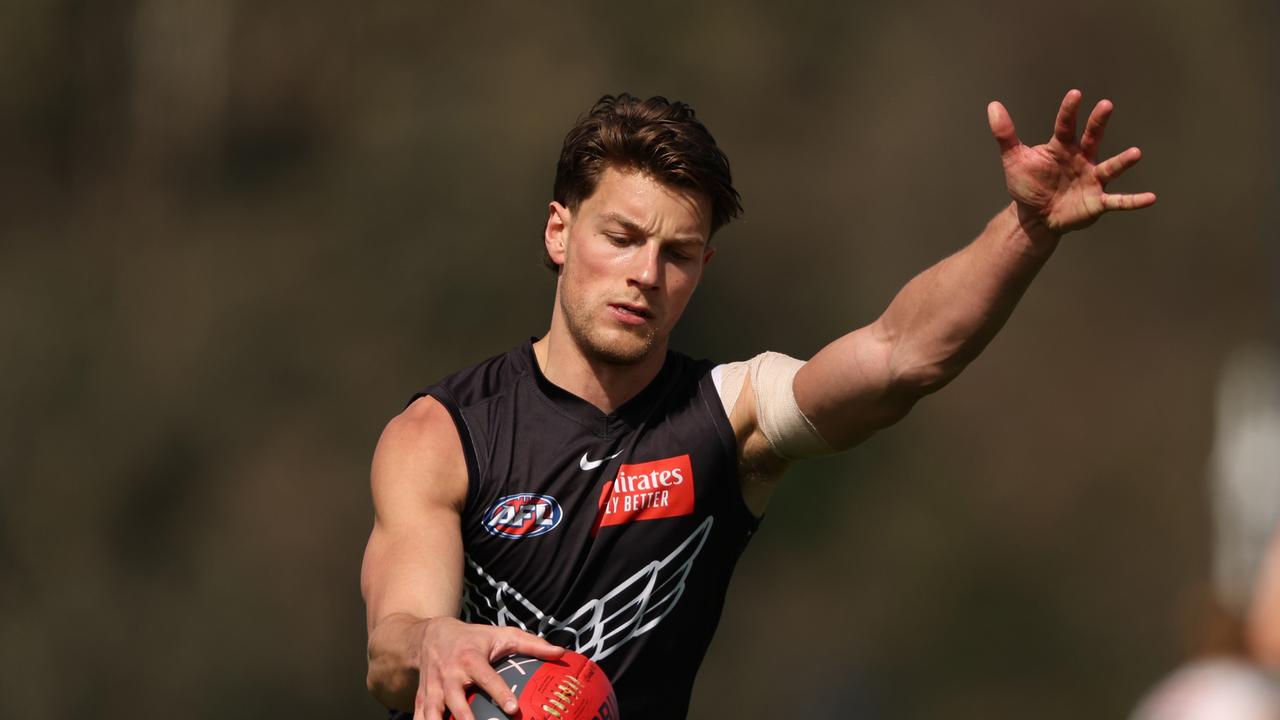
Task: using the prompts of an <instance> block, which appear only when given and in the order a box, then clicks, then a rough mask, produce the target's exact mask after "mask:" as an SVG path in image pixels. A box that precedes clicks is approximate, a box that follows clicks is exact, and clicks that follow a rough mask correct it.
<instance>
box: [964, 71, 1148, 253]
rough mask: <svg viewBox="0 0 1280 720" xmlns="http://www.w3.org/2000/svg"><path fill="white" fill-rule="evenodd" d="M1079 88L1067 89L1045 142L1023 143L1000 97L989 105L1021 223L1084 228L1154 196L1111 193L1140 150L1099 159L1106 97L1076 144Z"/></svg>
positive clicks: (1055, 229) (1059, 230) (1056, 230)
mask: <svg viewBox="0 0 1280 720" xmlns="http://www.w3.org/2000/svg"><path fill="white" fill-rule="evenodd" d="M1082 96H1083V95H1082V93H1081V92H1080V91H1079V90H1071V91H1069V92H1067V96H1066V97H1064V98H1063V99H1062V107H1061V108H1059V109H1058V119H1057V121H1056V122H1055V123H1054V127H1053V137H1052V138H1050V139H1049V142H1047V143H1045V144H1043V145H1036V146H1035V147H1027V146H1026V145H1023V144H1022V141H1021V140H1019V139H1018V135H1017V133H1016V132H1014V129H1013V119H1012V118H1010V117H1009V111H1008V110H1006V109H1005V107H1004V105H1002V104H1000V103H999V102H993V103H991V104H990V105H988V106H987V121H988V122H989V123H990V124H991V134H992V135H994V136H995V138H996V142H997V143H999V144H1000V158H1001V160H1002V161H1003V162H1004V177H1005V182H1006V183H1007V184H1008V186H1009V195H1011V196H1012V197H1013V199H1014V202H1016V203H1017V204H1018V215H1019V217H1020V218H1021V219H1022V220H1023V222H1024V223H1025V222H1037V223H1039V224H1041V225H1043V226H1044V227H1045V229H1047V230H1048V231H1049V232H1051V233H1053V234H1054V235H1059V236H1060V235H1063V234H1065V233H1068V232H1070V231H1072V230H1079V229H1081V228H1086V227H1088V226H1090V225H1092V224H1093V223H1094V221H1095V220H1097V219H1098V217H1099V216H1100V215H1102V214H1103V213H1105V212H1107V211H1109V210H1137V209H1140V208H1144V207H1147V206H1149V205H1151V204H1152V203H1154V202H1155V201H1156V196H1155V193H1149V192H1144V193H1133V194H1112V193H1108V192H1106V186H1107V183H1109V182H1111V181H1112V180H1115V179H1116V178H1118V177H1120V175H1122V174H1123V173H1124V171H1126V170H1128V169H1129V168H1131V167H1133V166H1134V164H1136V163H1137V162H1138V160H1139V159H1140V158H1141V157H1142V151H1141V150H1139V149H1138V148H1136V147H1131V148H1129V149H1128V150H1125V151H1124V152H1122V153H1120V154H1118V155H1115V156H1113V157H1110V158H1108V159H1106V160H1104V161H1102V162H1097V156H1098V145H1099V144H1100V143H1101V142H1102V133H1103V131H1104V130H1106V127H1107V120H1108V119H1109V118H1110V117H1111V110H1112V105H1111V101H1110V100H1102V101H1101V102H1099V103H1098V104H1097V105H1096V106H1094V108H1093V112H1092V113H1090V114H1089V121H1088V123H1086V125H1085V128H1084V135H1083V136H1082V137H1081V138H1080V142H1079V143H1078V144H1077V143H1076V113H1077V111H1079V109H1080V99H1081V97H1082Z"/></svg>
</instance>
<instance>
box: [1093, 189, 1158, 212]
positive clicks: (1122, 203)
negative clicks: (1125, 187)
mask: <svg viewBox="0 0 1280 720" xmlns="http://www.w3.org/2000/svg"><path fill="white" fill-rule="evenodd" d="M1155 202H1156V194H1155V193H1150V192H1145V193H1132V194H1127V195H1112V194H1110V193H1108V194H1105V195H1103V196H1102V207H1104V208H1106V209H1107V210H1141V209H1142V208H1144V207H1150V206H1152V205H1154V204H1155Z"/></svg>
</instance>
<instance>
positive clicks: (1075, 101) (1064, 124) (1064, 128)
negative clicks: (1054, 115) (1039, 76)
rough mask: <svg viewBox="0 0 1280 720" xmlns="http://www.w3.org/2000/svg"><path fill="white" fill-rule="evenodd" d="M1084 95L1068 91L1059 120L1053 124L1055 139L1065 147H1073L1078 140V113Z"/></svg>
mask: <svg viewBox="0 0 1280 720" xmlns="http://www.w3.org/2000/svg"><path fill="white" fill-rule="evenodd" d="M1082 97H1084V93H1082V92H1080V91H1079V90H1074V89H1072V90H1068V91H1067V94H1066V97H1064V98H1062V106H1061V107H1059V108H1058V119H1057V120H1055V121H1054V123H1053V137H1054V138H1055V139H1057V141H1058V142H1060V143H1062V144H1063V145H1071V144H1072V143H1074V142H1075V140H1076V112H1077V111H1079V110H1080V98H1082Z"/></svg>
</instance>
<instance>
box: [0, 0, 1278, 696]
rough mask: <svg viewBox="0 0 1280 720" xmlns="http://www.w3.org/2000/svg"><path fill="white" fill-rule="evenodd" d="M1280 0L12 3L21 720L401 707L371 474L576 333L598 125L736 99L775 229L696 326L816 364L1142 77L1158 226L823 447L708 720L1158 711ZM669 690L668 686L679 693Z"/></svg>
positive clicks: (8, 63) (719, 270)
mask: <svg viewBox="0 0 1280 720" xmlns="http://www.w3.org/2000/svg"><path fill="white" fill-rule="evenodd" d="M1278 20H1280V12H1278V11H1277V7H1276V5H1275V2H1274V0H1229V1H1226V2H1212V3H1211V2H1191V1H1189V0H1188V1H1172V0H1171V1H1165V0H1136V1H1134V2H1124V3H1116V2H1106V1H1104V0H1084V1H1083V2H1077V3H1072V4H1069V5H1067V4H1062V3H1047V2H1046V3H1036V2H1012V1H1010V0H993V1H992V2H987V3H980V4H967V3H955V2H946V1H945V0H904V1H900V2H864V3H840V2H825V3H803V4H784V3H776V2H760V1H758V0H754V1H749V2H724V1H713V2H698V3H684V2H669V1H666V0H657V1H654V2H648V3H639V4H636V3H630V4H623V3H582V4H571V3H563V2H542V3H517V2H505V3H504V2H499V3H477V4H459V3H434V2H371V3H342V2H329V1H327V0H326V1H321V0H308V1H306V2H303V1H300V0H266V1H258V2H247V1H235V0H94V1H92V2H90V1H87V0H3V3H0V89H2V90H0V348H2V350H0V377H3V381H2V382H0V424H2V427H3V435H0V437H2V438H3V440H2V442H0V638H2V639H3V640H2V642H0V687H2V688H3V689H2V690H0V716H3V717H6V718H8V717H12V718H70V717H97V718H116V717H120V718H124V717H139V716H153V717H154V716H176V717H190V718H223V717H268V716H283V715H289V716H295V717H302V716H306V717H345V718H356V717H367V718H377V717H380V712H379V710H378V707H377V705H376V704H375V703H374V702H373V701H372V700H370V699H369V698H368V696H367V695H366V693H365V690H364V672H365V665H364V642H365V635H364V616H363V604H362V602H361V599H360V594H359V589H358V584H357V582H358V571H359V564H360V557H361V553H362V551H363V545H364V541H365V538H366V536H367V533H368V530H369V528H370V524H371V508H370V503H369V499H368V491H367V468H368V459H369V456H370V454H371V452H372V449H373V445H374V442H375V441H376V439H377V436H378V434H379V432H380V430H381V427H382V425H383V424H384V423H385V422H386V420H387V419H388V418H390V417H391V416H392V415H394V414H395V413H396V412H397V411H398V410H399V408H400V407H401V406H402V404H403V402H404V401H405V400H406V398H407V397H408V395H409V393H410V392H411V391H412V390H414V389H415V388H417V387H419V386H421V385H424V384H426V383H428V382H429V381H431V380H433V379H435V378H437V377H440V376H442V375H444V374H446V373H447V372H450V371H452V370H454V369H456V368H458V367H461V366H463V365H465V364H469V363H471V362H474V361H477V360H479V359H481V358H484V357H487V356H489V355H492V354H494V353H497V352H500V351H502V350H505V349H506V348H507V347H510V346H511V345H513V344H515V343H516V342H519V341H520V340H521V339H523V338H524V337H527V336H528V335H531V334H539V333H541V332H542V331H543V330H544V329H545V327H546V324H547V321H548V319H549V313H550V305H549V303H550V299H551V294H552V279H551V276H550V275H549V274H548V273H546V272H545V271H544V270H542V269H541V268H540V265H539V258H540V248H539V245H538V243H539V237H540V233H541V227H542V223H543V220H544V217H545V203H546V201H547V200H548V199H549V194H550V186H551V179H552V174H553V168H554V162H555V158H556V155H557V153H558V149H559V144H560V141H561V138H562V137H563V133H564V132H565V131H566V130H567V129H568V127H569V126H570V125H571V124H572V122H573V121H574V120H575V118H576V117H577V116H578V115H579V114H581V113H582V112H584V111H585V110H586V109H587V108H588V107H589V106H590V105H591V103H592V102H593V101H594V100H595V99H596V98H597V97H599V96H600V95H602V94H604V93H606V92H617V91H620V90H628V91H630V92H632V93H635V94H640V95H651V94H663V95H666V96H668V97H672V98H678V99H684V100H687V101H689V102H691V103H692V104H693V105H694V106H695V107H696V108H697V110H698V113H699V115H700V117H702V118H703V119H704V120H705V122H706V123H707V124H708V125H709V127H710V128H711V129H712V131H713V132H714V133H715V135H716V138H717V139H718V141H719V142H720V144H721V146H722V147H723V148H724V149H725V150H726V151H727V153H728V154H729V156H730V158H731V159H732V161H733V170H734V174H735V178H736V180H737V184H738V186H739V189H740V190H741V191H742V194H743V196H744V200H745V204H746V207H747V213H746V215H745V217H744V218H743V220H742V221H741V222H739V223H737V224H734V225H731V226H730V227H729V228H727V229H726V230H724V231H723V233H722V234H721V235H720V236H719V237H718V238H717V242H718V243H719V246H720V254H719V255H718V256H717V258H716V262H715V263H714V264H713V266H712V268H711V271H710V274H709V275H708V276H707V278H706V280H705V283H704V286H703V287H702V288H701V289H700V290H699V296H698V298H696V299H695V301H694V304H693V306H692V307H691V309H690V310H689V312H688V314H687V315H686V318H685V320H684V321H683V326H682V328H681V329H680V330H679V333H678V336H677V343H676V345H677V346H679V347H680V348H681V349H683V350H684V351H686V352H688V353H690V354H693V355H697V356H710V357H716V358H723V359H740V358H744V357H747V356H749V355H751V354H754V353H756V352H758V351H760V350H763V349H774V350H780V351H785V352H789V353H791V354H793V355H799V356H807V355H809V354H811V353H812V352H814V351H815V350H817V349H818V348H819V347H821V345H822V344H823V343H824V342H825V341H827V340H829V339H831V338H834V337H835V336H837V335H839V334H841V333H843V332H846V331H848V330H850V329H852V328H855V327H857V326H860V325H862V324H865V323H867V322H869V321H871V320H872V319H874V318H875V316H876V315H877V314H878V312H879V311H880V310H881V309H882V308H883V306H884V305H885V304H886V303H887V302H888V300H889V299H890V298H891V297H892V295H893V293H894V292H895V290H896V289H897V288H898V287H899V286H901V284H902V283H904V282H905V281H906V280H907V279H908V278H910V277H911V275H912V274H913V273H915V272H917V271H919V270H920V269H922V268H924V267H925V266H926V265H928V264H929V263H931V262H933V261H935V260H937V259H939V258H941V257H943V256H945V255H946V254H948V253H949V252H952V251H953V250H955V249H957V248H959V247H960V246H961V245H962V244H963V243H964V242H966V241H967V240H968V239H969V238H971V237H973V236H974V235H975V234H976V233H977V232H978V231H979V230H980V229H981V228H982V226H983V224H984V223H985V222H986V220H987V219H988V217H989V216H990V215H992V214H993V213H994V212H995V211H996V210H997V209H998V208H1000V207H1001V206H1002V205H1003V204H1004V202H1005V201H1006V196H1005V195H1004V189H1003V183H1002V177H1001V173H1000V167H999V162H998V155H997V152H996V148H995V144H994V143H993V142H992V141H991V139H990V137H989V135H988V131H987V128H986V124H985V112H984V108H985V105H986V103H987V102H988V101H989V100H991V99H994V98H999V99H1002V100H1003V101H1004V102H1005V103H1006V104H1007V105H1008V106H1009V108H1010V111H1011V112H1012V115H1013V117H1014V120H1015V121H1016V123H1017V124H1018V128H1019V131H1020V134H1021V136H1022V137H1023V139H1024V140H1027V141H1028V142H1033V141H1034V142H1040V141H1043V140H1044V139H1046V138H1047V137H1048V136H1049V132H1050V129H1051V123H1052V120H1053V115H1054V112H1055V110H1056V108H1057V105H1058V102H1059V100H1060V98H1061V96H1062V94H1063V93H1064V92H1065V91H1066V90H1067V89H1068V88H1070V87H1080V88H1082V89H1083V90H1084V91H1085V93H1086V102H1087V103H1089V104H1091V103H1092V102H1093V101H1096V100H1097V99H1100V98H1102V97H1104V96H1105V97H1110V98H1112V99H1114V101H1115V102H1116V105H1117V111H1116V114H1115V117H1114V119H1113V122H1112V125H1111V127H1110V129H1109V132H1108V134H1107V138H1106V142H1105V149H1106V150H1110V151H1114V152H1118V151H1120V150H1122V149H1123V148H1125V147H1127V146H1129V145H1134V144H1137V145H1141V146H1142V148H1143V150H1144V151H1145V159H1144V160H1143V162H1142V163H1141V164H1140V165H1139V166H1138V167H1137V168H1135V169H1134V170H1133V171H1131V173H1130V174H1129V175H1128V176H1126V177H1125V178H1123V179H1122V180H1121V181H1119V182H1118V183H1117V185H1116V187H1117V188H1119V189H1127V190H1154V191H1156V192H1158V193H1159V196H1160V201H1159V203H1158V204H1157V205H1156V206H1155V207H1154V208H1153V209H1151V210H1148V211H1145V212H1142V213H1136V214H1130V215H1114V216H1109V217H1107V218H1104V219H1103V220H1102V221H1101V222H1099V223H1098V224H1097V225H1096V226H1095V227H1094V228H1092V229H1090V230H1089V231H1087V232H1084V233H1080V234H1079V235H1078V236H1073V237H1070V238H1069V239H1068V240H1067V241H1066V242H1065V243H1064V244H1063V246H1062V247H1061V248H1060V250H1059V252H1058V254H1057V256H1056V257H1055V258H1054V259H1053V261H1052V262H1051V263H1050V265H1049V266H1048V267H1047V268H1046V269H1045V271H1044V272H1043V274H1042V276H1041V277H1040V279H1039V280H1038V282H1037V283H1036V285H1035V286H1034V287H1033V288H1032V290H1031V291H1030V293H1029V295H1028V296H1027V298H1026V299H1025V301H1024V302H1023V304H1022V307H1020V308H1019V310H1018V311H1017V313H1015V315H1014V317H1013V319H1012V321H1011V322H1010V324H1009V326H1008V327H1007V329H1006V330H1005V331H1004V333H1003V334H1002V335H1001V336H1000V337H999V338H998V339H997V340H996V341H995V342H994V343H993V345H992V346H991V347H990V349H989V350H988V351H987V353H986V354H985V355H984V356H983V357H982V358H981V359H980V360H978V361H977V362H976V363H975V364H974V365H973V366H972V368H971V369H970V370H969V371H968V372H967V373H966V374H965V375H964V376H963V377H962V378H961V379H959V380H958V381H956V382H955V383H954V384H953V385H952V386H951V387H949V388H947V389H946V390H945V391H944V392H942V393H941V394H939V395H937V396H934V397H932V398H930V399H928V400H927V401H926V402H924V403H922V404H921V405H920V406H919V407H918V408H917V409H916V411H915V412H914V413H913V414H912V415H911V416H910V417H909V418H908V419H907V420H905V421H904V422H902V423H901V424H900V425H899V426H897V427H896V428H894V429H892V430H890V431H888V432H885V433H883V434H882V435H880V436H878V437H876V438H874V439H872V440H871V441H870V442H868V443H866V444H865V445H864V446H862V447H861V448H859V449H857V450H855V451H853V452H851V453H848V454H846V455H843V456H840V457H837V458H831V459H826V460H821V461H815V462H812V463H809V464H807V465H804V466H801V467H799V468H797V469H796V470H795V471H794V472H793V474H792V477H791V478H790V479H789V480H788V482H787V483H786V485H785V486H784V488H783V489H782V490H781V492H780V493H779V495H778V497H777V498H776V500H775V502H774V504H773V506H772V509H771V511H770V514H769V516H768V518H767V519H766V521H765V524H764V526H763V529H762V531H761V533H760V534H759V536H758V537H757V539H756V540H755V541H754V543H753V545H752V547H751V548H750V549H749V550H748V552H747V554H746V556H745V558H744V559H743V561H742V563H741V565H740V569H739V571H738V575H737V577H736V579H735V581H734V584H733V587H732V589H731V592H730V599H729V604H728V606H727V608H726V611H725V615H724V618H723V622H722V624H721V627H720V630H719V634H718V636H717V640H716V642H715V644H714V646H713V649H712V651H711V653H710V656H709V657H708V659H707V662H706V664H705V666H704V669H703V672H702V674H701V676H700V680H699V684H698V688H697V692H696V696H695V701H694V710H693V717H694V718H698V719H705V718H719V717H760V718H763V717H777V716H782V717H813V718H847V717H864V718H886V719H900V718H990V717H1038V718H1049V719H1052V718H1064V719H1065V718H1073V719H1074V718H1080V717H1121V716H1123V715H1124V714H1125V713H1127V712H1128V710H1129V708H1131V707H1132V706H1133V704H1134V703H1135V702H1136V700H1137V698H1138V696H1139V695H1140V694H1141V693H1142V692H1143V691H1144V690H1145V689H1146V688H1147V687H1149V686H1150V685H1151V684H1152V683H1153V682H1154V681H1155V680H1156V679H1157V678H1158V677H1159V676H1161V675H1162V674H1163V673H1165V672H1166V671H1168V670H1169V669H1171V668H1172V667H1173V666H1174V665H1175V664H1176V663H1177V662H1179V661H1180V660H1181V659H1182V658H1184V657H1186V655H1187V654H1188V653H1190V652H1193V651H1194V649H1195V645H1196V643H1197V642H1198V640H1197V637H1198V635H1199V634H1200V630H1199V628H1201V626H1202V625H1203V617H1204V615H1205V613H1206V611H1205V607H1204V606H1205V604H1206V603H1205V595H1206V590H1205V588H1206V586H1207V583H1208V578H1209V558H1210V551H1209V547H1208V538H1209V535H1210V528H1209V515H1210V514H1209V508H1208V503H1207V500H1206V490H1205V470H1206V464H1207V461H1208V455H1209V448H1210V444H1211V438H1212V424H1213V423H1212V407H1213V388H1214V383H1215V377H1216V375H1217V372H1218V369H1219V368H1220V367H1221V365H1222V363H1223V361H1224V358H1225V357H1226V355H1227V354H1228V353H1229V352H1230V351H1231V349H1232V348H1234V347H1237V346H1239V345H1241V344H1248V343H1256V342H1259V341H1266V340H1268V339H1269V338H1272V337H1274V332H1275V328H1276V327H1277V326H1278V318H1280V315H1278V314H1277V308H1278V303H1277V285H1278V278H1280V273H1278V272H1277V249H1276V230H1275V228H1276V227H1277V220H1278V219H1280V218H1277V211H1276V205H1277V203H1276V200H1277V172H1276V168H1277V160H1280V156H1278V154H1277V146H1276V141H1275V130H1276V127H1277V94H1278V93H1277V72H1276V50H1275V49H1274V45H1275V40H1276V30H1275V29H1276V27H1277V25H1278ZM659 690H660V689H656V688H655V691H659Z"/></svg>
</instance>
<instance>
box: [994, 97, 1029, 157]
mask: <svg viewBox="0 0 1280 720" xmlns="http://www.w3.org/2000/svg"><path fill="white" fill-rule="evenodd" d="M987 124H988V125H989V126H991V135H992V137H994V138H995V139H996V143H997V144H998V145H999V146H1000V154H1001V155H1004V154H1006V153H1008V152H1009V151H1010V150H1013V149H1014V148H1016V147H1018V146H1019V145H1021V144H1022V142H1021V141H1020V140H1018V134H1017V133H1016V132H1015V131H1014V129H1013V118H1011V117H1009V111H1008V110H1006V109H1005V107H1004V105H1002V104H1001V103H1000V101H998V100H997V101H993V102H992V103H990V104H989V105H987Z"/></svg>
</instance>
